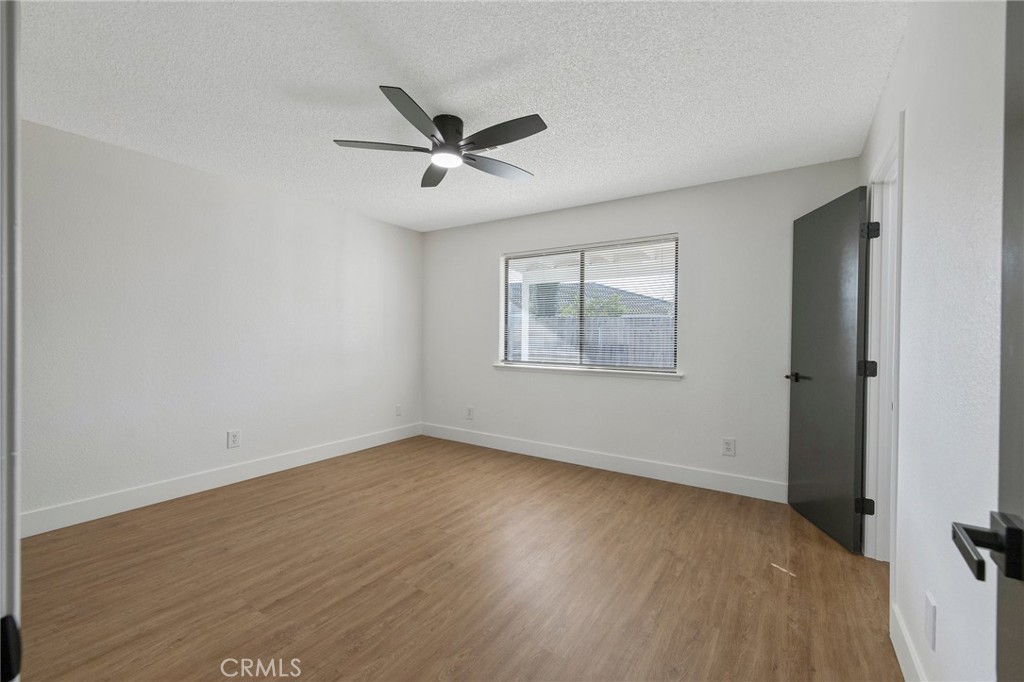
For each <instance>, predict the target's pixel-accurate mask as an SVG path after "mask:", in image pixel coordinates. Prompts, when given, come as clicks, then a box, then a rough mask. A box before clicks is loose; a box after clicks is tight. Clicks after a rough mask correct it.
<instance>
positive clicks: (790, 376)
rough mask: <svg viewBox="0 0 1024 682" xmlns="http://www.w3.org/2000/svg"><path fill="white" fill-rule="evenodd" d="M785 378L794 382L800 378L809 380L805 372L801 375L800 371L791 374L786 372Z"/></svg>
mask: <svg viewBox="0 0 1024 682" xmlns="http://www.w3.org/2000/svg"><path fill="white" fill-rule="evenodd" d="M786 378H787V379H789V380H790V381H792V382H794V383H797V382H799V381H800V380H801V379H802V380H803V381H810V380H811V378H810V377H809V376H807V375H806V374H804V375H803V376H801V375H800V372H793V373H792V374H787V375H786Z"/></svg>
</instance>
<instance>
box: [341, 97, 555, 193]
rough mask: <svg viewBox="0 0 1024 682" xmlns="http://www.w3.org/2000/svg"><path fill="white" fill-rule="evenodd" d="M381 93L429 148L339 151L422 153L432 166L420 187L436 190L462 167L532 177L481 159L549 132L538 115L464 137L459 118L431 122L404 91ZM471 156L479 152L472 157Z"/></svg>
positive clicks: (383, 145) (384, 145) (375, 145)
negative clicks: (452, 169) (446, 176)
mask: <svg viewBox="0 0 1024 682" xmlns="http://www.w3.org/2000/svg"><path fill="white" fill-rule="evenodd" d="M380 89H381V92H383V93H384V96H385V97H387V98H388V100H390V101H391V103H392V104H393V105H394V106H395V108H396V109H398V112H399V113H400V114H402V116H404V117H405V118H406V120H407V121H409V123H412V124H413V126H415V128H416V129H417V130H419V131H420V132H421V133H422V134H423V135H424V136H425V137H426V138H427V139H428V140H430V148H429V149H428V148H426V147H414V146H412V145H407V144H391V143H389V142H361V141H359V140H335V141H334V144H336V145H338V146H339V147H353V148H355V149H378V150H382V151H389V152H423V153H426V154H430V165H429V166H427V172H426V173H424V174H423V180H422V181H421V182H420V186H421V187H437V186H438V185H439V184H440V183H441V181H442V180H444V176H445V174H446V173H447V172H448V169H449V168H458V167H459V166H461V165H462V164H463V163H465V164H466V165H467V166H472V167H473V168H476V169H477V170H482V171H483V172H485V173H490V174H491V175H497V176H498V177H500V178H507V179H509V180H522V179H524V178H529V177H533V173H531V172H529V171H525V170H523V169H522V168H518V167H517V166H513V165H512V164H510V163H505V162H504V161H498V160H497V159H492V158H490V157H487V156H479V153H480V152H485V151H490V150H493V149H494V148H495V147H498V146H501V145H506V144H508V143H510V142H515V141H517V140H522V139H523V138H525V137H529V136H530V135H535V134H537V133H539V132H540V131H542V130H546V129H547V127H548V126H547V124H546V123H544V120H543V119H542V118H541V117H540V116H538V115H537V114H530V115H529V116H523V117H522V118H516V119H513V120H511V121H505V122H504V123H499V124H497V125H493V126H491V127H490V128H484V129H483V130H481V131H479V132H477V133H473V134H472V135H470V136H469V137H466V138H463V137H462V119H461V118H459V117H458V116H451V115H449V114H440V115H438V116H435V117H434V118H430V117H429V116H427V114H426V113H425V112H424V111H423V109H421V108H420V105H418V104H416V102H415V101H414V100H413V98H412V97H409V95H408V94H406V92H405V90H403V89H402V88H395V87H391V86H388V85H382V86H380ZM470 152H477V153H476V154H472V153H470Z"/></svg>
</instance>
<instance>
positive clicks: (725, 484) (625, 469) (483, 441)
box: [423, 423, 787, 502]
mask: <svg viewBox="0 0 1024 682" xmlns="http://www.w3.org/2000/svg"><path fill="white" fill-rule="evenodd" d="M423 434H424V435H427V436H434V437H435V438H444V439H446V440H454V441H458V442H460V443H469V444H471V445H480V446H482V447H487V448H494V449H496V450H506V451H508V452H515V453H519V454H522V455H531V456H533V457H542V458H544V459H554V460H558V461H559V462H569V463H571V464H580V465H582V466H587V467H592V468H595V469H606V470H608V471H617V472H619V473H623V474H632V475H633V476H643V477H645V478H655V479H658V480H660V481H670V482H672V483H682V484H683V485H691V486H694V487H697V488H708V489H710V490H719V491H722V492H726V493H735V494H737V495H744V496H746V497H756V498H759V499H762V500H770V501H772V502H785V501H786V492H787V486H786V484H785V483H783V482H782V481H769V480H767V479H763V478H753V477H750V476H739V475H737V474H727V473H724V472H721V471H711V470H709V469H698V468H695V467H687V466H682V465H680V464H669V463H667V462H655V461H653V460H649V459H640V458H638V457H627V456H625V455H613V454H610V453H607V452H596V451H594V450H583V449H580V448H573V447H568V446H565V445H554V444H552V443H541V442H538V441H534V440H526V439H524V438H513V437H511V436H500V435H497V434H493V433H484V432H482V431H470V430H469V429H459V428H455V427H452V426H442V425H440V424H426V423H425V424H423Z"/></svg>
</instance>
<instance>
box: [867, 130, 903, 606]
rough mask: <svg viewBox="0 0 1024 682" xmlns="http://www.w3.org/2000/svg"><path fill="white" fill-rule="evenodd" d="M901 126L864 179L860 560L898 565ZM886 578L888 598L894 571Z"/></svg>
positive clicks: (893, 591)
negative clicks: (870, 232)
mask: <svg viewBox="0 0 1024 682" xmlns="http://www.w3.org/2000/svg"><path fill="white" fill-rule="evenodd" d="M904 125H905V116H904V112H902V111H901V112H900V117H899V126H898V128H897V133H896V135H895V136H893V138H892V140H891V141H890V143H889V146H888V148H887V150H886V152H885V154H883V155H882V158H881V159H880V161H879V162H878V163H877V165H876V166H875V168H874V169H872V171H871V175H870V177H869V178H868V211H869V215H870V216H871V218H870V219H871V220H872V221H877V222H879V223H881V235H880V236H879V238H878V239H872V240H870V243H869V248H870V249H871V252H870V253H871V255H870V259H869V264H870V271H869V272H868V329H867V334H868V339H867V343H868V358H869V359H873V360H876V361H877V362H878V377H877V378H876V379H875V380H870V381H868V385H867V389H866V390H867V392H866V402H867V405H866V409H865V419H864V430H865V439H864V494H865V496H866V497H868V498H870V499H873V500H875V514H874V515H873V516H866V517H864V556H867V557H870V558H872V559H878V560H880V561H889V562H892V563H895V561H896V509H897V507H896V491H897V485H896V476H897V462H898V450H899V352H900V278H901V271H902V262H901V247H902V241H903V225H902V216H903V212H902V206H903V140H904ZM885 406H888V407H889V409H884V407H885ZM889 575H890V593H889V594H890V600H892V599H893V598H894V595H895V584H893V581H892V576H893V575H895V571H891V570H890V572H889Z"/></svg>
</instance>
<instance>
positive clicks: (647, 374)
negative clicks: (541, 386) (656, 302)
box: [494, 361, 686, 381]
mask: <svg viewBox="0 0 1024 682" xmlns="http://www.w3.org/2000/svg"><path fill="white" fill-rule="evenodd" d="M494 368H495V369H510V370H513V371H517V372H549V373H552V374H580V375H584V374H586V375H589V376H597V375H603V376H614V377H632V378H634V379H660V380H662V381H679V380H680V379H682V378H683V377H685V376H686V374H685V373H683V372H681V371H678V370H677V371H675V372H651V371H648V370H642V369H608V368H605V367H567V366H565V365H527V364H522V363H518V362H515V363H512V362H500V361H499V362H496V363H494Z"/></svg>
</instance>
